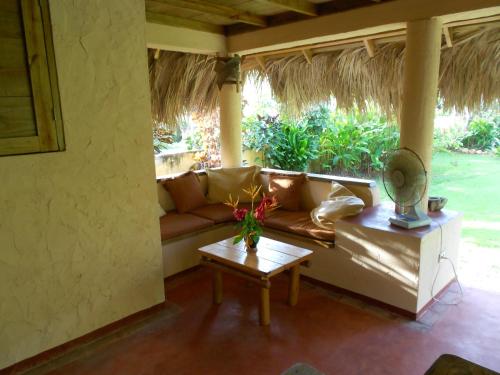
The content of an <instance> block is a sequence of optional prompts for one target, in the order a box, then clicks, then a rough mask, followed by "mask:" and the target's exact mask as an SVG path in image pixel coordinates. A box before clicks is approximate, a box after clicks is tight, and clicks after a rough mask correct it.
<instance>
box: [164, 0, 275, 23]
mask: <svg viewBox="0 0 500 375" xmlns="http://www.w3.org/2000/svg"><path fill="white" fill-rule="evenodd" d="M155 1H157V2H161V3H164V4H168V5H171V6H175V7H178V8H182V9H189V10H194V11H198V12H203V13H206V14H212V15H217V16H220V17H224V18H227V19H230V20H233V21H235V22H242V23H246V24H249V25H254V26H260V27H265V26H267V22H266V18H265V17H262V16H258V15H256V14H252V13H249V12H245V11H243V10H240V9H236V8H232V7H228V6H226V5H221V4H215V3H211V2H208V1H204V0H155Z"/></svg>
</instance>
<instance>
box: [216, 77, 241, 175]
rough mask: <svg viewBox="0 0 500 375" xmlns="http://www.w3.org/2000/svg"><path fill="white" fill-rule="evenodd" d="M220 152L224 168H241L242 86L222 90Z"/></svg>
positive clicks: (226, 85) (225, 87) (232, 85)
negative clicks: (238, 88)
mask: <svg viewBox="0 0 500 375" xmlns="http://www.w3.org/2000/svg"><path fill="white" fill-rule="evenodd" d="M219 95H220V98H219V99H220V152H221V162H222V166H223V167H226V168H227V167H229V168H230V167H240V166H241V162H242V156H241V86H240V92H238V91H237V89H236V85H234V84H224V85H223V86H222V89H221V90H220V93H219Z"/></svg>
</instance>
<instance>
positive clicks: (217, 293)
mask: <svg viewBox="0 0 500 375" xmlns="http://www.w3.org/2000/svg"><path fill="white" fill-rule="evenodd" d="M213 297H214V304H216V305H220V304H221V303H222V272H220V271H217V270H214V275H213Z"/></svg>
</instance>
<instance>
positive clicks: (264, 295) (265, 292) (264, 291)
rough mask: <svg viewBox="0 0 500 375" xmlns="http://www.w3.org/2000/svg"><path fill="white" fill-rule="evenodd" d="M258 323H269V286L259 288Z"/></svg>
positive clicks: (263, 324)
mask: <svg viewBox="0 0 500 375" xmlns="http://www.w3.org/2000/svg"><path fill="white" fill-rule="evenodd" d="M259 318H260V325H262V326H268V325H269V324H270V323H271V309H270V301H269V288H266V287H262V288H260V313H259Z"/></svg>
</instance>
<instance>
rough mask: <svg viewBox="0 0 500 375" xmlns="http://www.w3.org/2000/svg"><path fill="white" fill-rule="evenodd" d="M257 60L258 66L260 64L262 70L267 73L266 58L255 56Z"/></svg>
mask: <svg viewBox="0 0 500 375" xmlns="http://www.w3.org/2000/svg"><path fill="white" fill-rule="evenodd" d="M255 60H256V61H257V64H259V66H260V68H261V69H262V71H263V72H265V71H266V58H265V57H264V56H255Z"/></svg>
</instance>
